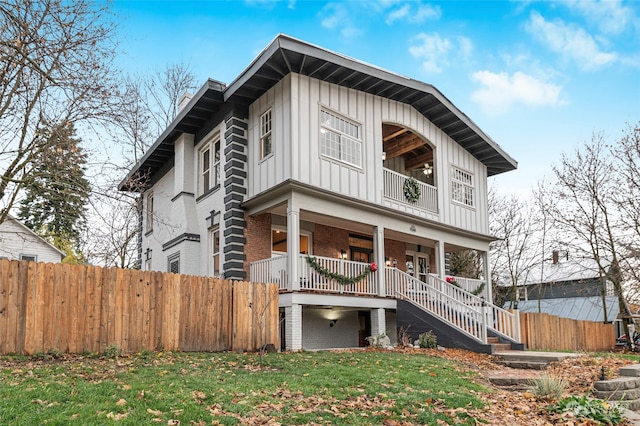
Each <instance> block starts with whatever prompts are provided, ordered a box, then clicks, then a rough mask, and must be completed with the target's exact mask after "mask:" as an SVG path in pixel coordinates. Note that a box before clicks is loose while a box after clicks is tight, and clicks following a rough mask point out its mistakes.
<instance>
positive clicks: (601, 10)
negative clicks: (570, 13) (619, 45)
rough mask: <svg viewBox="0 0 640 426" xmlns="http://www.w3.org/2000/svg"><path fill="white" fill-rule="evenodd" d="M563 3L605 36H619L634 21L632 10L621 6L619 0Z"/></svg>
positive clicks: (565, 0)
mask: <svg viewBox="0 0 640 426" xmlns="http://www.w3.org/2000/svg"><path fill="white" fill-rule="evenodd" d="M564 3H565V5H566V6H567V7H569V8H570V9H572V10H574V11H576V12H578V13H580V14H581V15H583V16H584V17H586V18H587V19H588V20H589V22H591V23H593V24H595V25H597V26H598V28H600V31H602V32H604V33H607V34H620V33H622V32H624V31H625V30H626V29H627V27H628V26H629V25H631V24H632V23H633V22H634V21H635V20H636V17H635V13H634V11H633V9H632V8H630V7H628V6H623V5H622V1H621V0H591V1H581V0H564Z"/></svg>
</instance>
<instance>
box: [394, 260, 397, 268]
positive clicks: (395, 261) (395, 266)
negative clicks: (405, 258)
mask: <svg viewBox="0 0 640 426" xmlns="http://www.w3.org/2000/svg"><path fill="white" fill-rule="evenodd" d="M393 267H394V268H397V267H398V259H393Z"/></svg>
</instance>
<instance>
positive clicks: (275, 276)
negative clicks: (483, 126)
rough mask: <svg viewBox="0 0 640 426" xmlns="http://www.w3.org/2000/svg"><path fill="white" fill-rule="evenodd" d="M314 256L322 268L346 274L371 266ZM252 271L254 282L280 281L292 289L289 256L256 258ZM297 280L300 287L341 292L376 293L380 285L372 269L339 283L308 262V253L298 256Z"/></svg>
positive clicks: (352, 273)
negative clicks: (288, 272) (358, 277)
mask: <svg viewBox="0 0 640 426" xmlns="http://www.w3.org/2000/svg"><path fill="white" fill-rule="evenodd" d="M312 257H313V258H314V259H315V261H316V262H317V263H318V264H319V265H320V266H322V267H323V268H325V269H327V270H329V271H331V272H334V273H338V274H341V275H345V276H347V277H355V276H358V275H360V274H361V273H363V272H364V271H365V270H367V269H368V268H369V264H368V263H362V262H353V261H350V260H342V259H335V258H331V257H322V256H312ZM249 274H250V279H251V281H253V282H269V283H277V284H278V287H279V288H280V289H281V290H291V288H288V275H287V256H278V257H273V258H271V259H264V260H260V261H257V262H253V263H251V266H250V271H249ZM298 284H299V286H300V290H306V291H318V292H326V293H339V294H362V295H375V294H377V289H378V282H377V278H376V275H375V274H373V273H372V274H369V275H367V276H366V277H364V278H363V279H362V280H360V281H358V282H357V283H354V284H340V283H338V282H337V281H336V280H334V279H331V278H328V277H326V276H324V275H322V274H320V273H318V272H316V271H315V270H314V269H313V268H312V267H311V266H310V265H309V263H308V262H307V255H302V254H301V255H299V256H298Z"/></svg>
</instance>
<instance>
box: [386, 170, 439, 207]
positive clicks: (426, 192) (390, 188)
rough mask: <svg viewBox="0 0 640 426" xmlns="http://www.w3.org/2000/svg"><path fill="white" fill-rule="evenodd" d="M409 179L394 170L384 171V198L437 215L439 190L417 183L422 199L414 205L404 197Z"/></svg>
mask: <svg viewBox="0 0 640 426" xmlns="http://www.w3.org/2000/svg"><path fill="white" fill-rule="evenodd" d="M407 179H409V176H405V175H403V174H401V173H398V172H394V171H393V170H389V169H384V179H383V181H384V196H385V197H387V198H390V199H392V200H395V201H399V202H402V203H405V204H409V205H414V206H416V207H419V208H421V209H424V210H429V211H432V212H435V213H437V212H438V189H437V188H436V187H435V186H433V185H429V184H426V183H424V182H420V181H417V182H418V187H419V188H420V197H419V198H418V200H416V202H415V203H412V202H410V201H408V200H407V198H406V197H405V196H404V183H405V181H406V180H407Z"/></svg>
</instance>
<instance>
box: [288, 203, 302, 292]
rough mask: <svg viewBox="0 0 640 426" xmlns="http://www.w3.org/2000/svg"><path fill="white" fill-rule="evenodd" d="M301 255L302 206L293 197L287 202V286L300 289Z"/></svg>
mask: <svg viewBox="0 0 640 426" xmlns="http://www.w3.org/2000/svg"><path fill="white" fill-rule="evenodd" d="M299 257H300V207H298V206H297V205H296V203H295V202H294V200H293V196H292V198H289V201H288V203H287V288H288V289H290V290H293V291H296V290H300V274H299V272H298V258H299Z"/></svg>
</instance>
